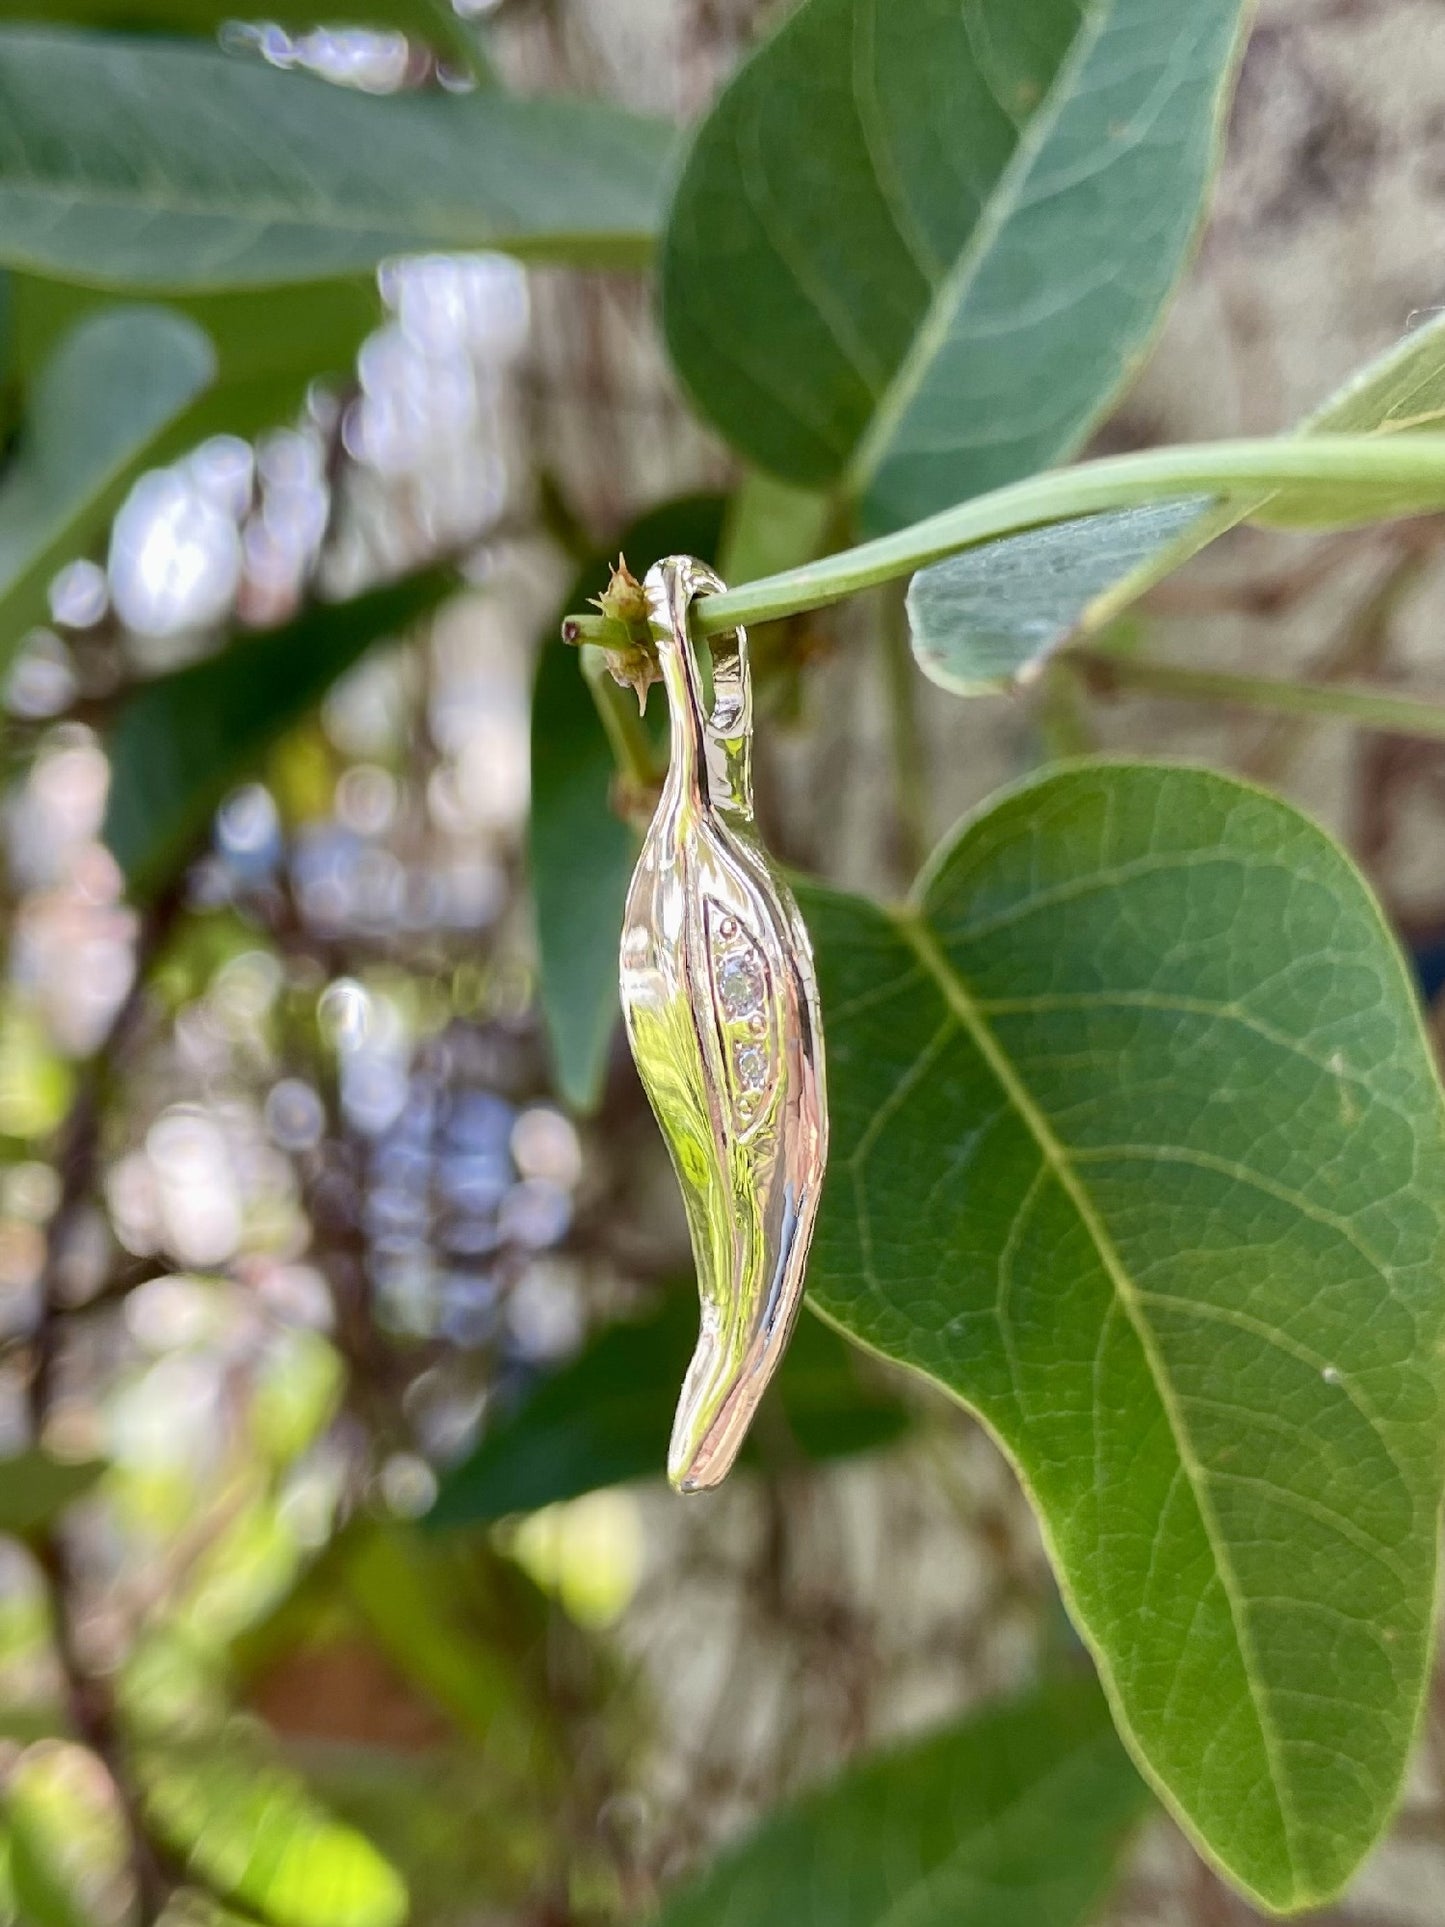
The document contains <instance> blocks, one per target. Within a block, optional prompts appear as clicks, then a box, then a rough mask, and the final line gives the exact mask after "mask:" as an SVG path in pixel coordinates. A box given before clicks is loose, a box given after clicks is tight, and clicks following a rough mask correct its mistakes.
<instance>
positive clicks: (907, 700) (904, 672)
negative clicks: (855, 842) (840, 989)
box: [879, 588, 929, 877]
mask: <svg viewBox="0 0 1445 1927" xmlns="http://www.w3.org/2000/svg"><path fill="white" fill-rule="evenodd" d="M879 628H880V640H881V642H882V645H883V674H884V677H885V679H886V687H887V693H888V725H889V736H890V738H891V741H892V747H893V790H894V799H895V802H896V804H897V810H898V843H899V856H900V858H901V861H902V867H903V872H904V874H905V875H906V876H910V877H911V876H913V875H914V874H915V873H916V872H917V871H918V870H919V869H921V867H922V865H923V859H924V858H925V857H926V856H927V854H928V847H929V842H928V785H927V780H926V770H925V755H924V747H923V732H922V730H921V729H920V728H919V725H918V707H917V701H916V692H917V688H918V682H917V679H916V677H915V676H914V673H913V651H912V649H911V648H910V647H909V642H908V611H907V610H906V609H905V607H904V605H903V596H902V593H901V591H900V590H898V589H897V588H894V589H892V590H891V591H890V592H889V593H888V594H887V595H886V596H885V597H884V602H883V608H882V611H881V616H880V623H879Z"/></svg>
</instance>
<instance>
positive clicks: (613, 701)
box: [582, 618, 662, 788]
mask: <svg viewBox="0 0 1445 1927" xmlns="http://www.w3.org/2000/svg"><path fill="white" fill-rule="evenodd" d="M600 619H601V618H599V620H600ZM615 626H616V627H618V628H621V626H622V625H621V624H620V623H618V624H616V625H615ZM582 674H583V675H584V676H585V677H586V679H587V687H588V688H589V689H590V690H591V691H592V700H593V702H594V703H596V705H597V714H598V716H599V718H600V719H601V723H602V727H603V730H604V731H605V732H606V735H607V740H608V742H609V743H610V744H611V746H612V754H613V756H614V758H615V759H616V762H617V767H618V769H620V770H621V771H622V774H623V775H624V776H626V777H628V778H630V780H631V781H632V782H634V783H637V784H640V785H641V786H642V787H643V788H650V787H651V785H653V784H654V783H656V782H657V781H658V779H659V778H660V776H661V774H662V772H661V770H660V769H659V768H658V764H657V757H656V754H655V753H654V751H653V747H652V742H651V739H650V738H649V736H648V734H647V730H646V729H645V727H644V726H643V721H642V716H641V713H640V711H639V710H638V707H637V703H636V699H635V698H634V697H633V695H632V692H631V690H628V689H624V688H623V687H622V685H621V684H620V683H617V682H614V681H613V679H612V672H611V671H610V670H609V669H608V667H607V658H606V656H605V655H604V654H603V652H602V651H601V650H600V649H584V650H583V651H582Z"/></svg>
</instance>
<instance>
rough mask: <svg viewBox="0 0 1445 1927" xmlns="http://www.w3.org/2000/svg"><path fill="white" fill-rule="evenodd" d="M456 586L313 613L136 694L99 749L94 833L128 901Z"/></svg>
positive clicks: (412, 581)
mask: <svg viewBox="0 0 1445 1927" xmlns="http://www.w3.org/2000/svg"><path fill="white" fill-rule="evenodd" d="M455 586H456V585H455V579H454V577H453V576H452V574H451V572H450V570H447V569H434V570H430V571H428V572H427V573H425V574H423V575H417V576H411V577H409V578H408V579H407V580H406V581H404V582H397V583H393V584H391V585H389V586H388V587H386V588H383V589H373V590H371V591H370V592H369V593H367V594H366V595H361V596H357V597H356V598H355V599H354V600H353V601H351V602H338V603H323V604H318V605H316V606H315V607H313V608H310V609H307V610H304V611H303V612H302V614H301V615H299V616H297V617H296V619H295V620H294V621H293V622H289V623H287V624H285V625H284V627H282V628H280V629H273V630H271V631H269V632H268V633H267V634H265V635H260V636H240V637H238V638H236V640H235V641H233V642H232V643H231V645H230V647H229V648H227V649H225V650H224V651H223V652H222V653H221V654H220V655H219V656H212V657H210V658H209V659H208V660H206V661H204V662H198V663H193V664H192V665H191V666H190V667H189V668H186V669H180V670H177V671H176V672H175V673H174V674H173V675H169V676H160V677H157V679H156V680H155V681H154V682H151V683H146V684H144V685H143V686H142V687H141V688H140V689H138V690H137V691H136V692H135V694H134V695H133V696H131V697H130V698H129V699H128V701H127V702H126V703H124V704H123V706H122V707H121V710H120V713H119V715H118V716H117V717H116V721H115V727H114V728H113V730H112V731H111V734H110V738H109V741H108V743H107V748H108V750H109V753H110V762H111V784H110V796H109V799H108V801H107V805H106V813H105V831H104V835H105V841H106V842H107V844H108V845H109V846H110V848H111V850H112V851H113V852H114V854H115V857H116V859H117V860H118V862H119V863H120V865H121V868H122V869H123V870H124V871H125V874H126V882H127V884H128V886H129V888H130V890H131V892H132V894H133V895H134V896H137V897H140V898H144V897H147V896H150V895H152V894H154V892H155V891H156V890H157V889H158V888H159V887H160V886H161V885H162V884H163V883H164V882H165V881H166V880H167V879H168V877H169V876H170V875H171V873H172V871H173V870H174V868H175V865H176V864H177V863H181V862H184V861H185V860H186V858H187V857H188V856H189V855H190V854H191V851H192V847H193V845H194V843H195V840H196V838H197V837H198V836H199V835H200V833H201V832H202V831H203V830H204V828H205V825H206V819H207V818H208V816H209V815H210V813H211V811H212V810H213V809H214V808H215V806H216V804H217V803H219V802H220V800H221V798H222V797H223V796H224V795H225V793H226V791H227V789H229V788H230V786H231V785H232V784H233V783H235V782H237V781H239V780H240V778H241V777H243V776H245V775H246V774H248V773H249V772H250V771H251V770H253V769H254V768H255V766H256V764H257V762H258V761H259V760H260V758H261V757H262V755H263V754H264V752H265V750H266V749H267V747H268V746H269V745H270V744H271V743H272V742H273V741H274V740H275V739H276V737H277V736H279V735H280V734H281V732H282V731H283V730H284V729H286V728H287V727H288V726H289V725H290V724H291V723H293V722H295V721H296V720H297V719H298V718H299V717H300V716H303V715H304V714H305V713H306V711H307V710H308V709H310V708H312V707H313V706H314V705H315V704H316V703H318V702H319V701H320V700H321V698H322V696H323V695H324V694H325V693H326V690H327V689H328V688H329V687H330V686H331V684H332V683H333V682H335V680H336V678H337V677H338V676H340V675H342V674H343V673H344V672H345V671H346V670H347V669H349V668H350V667H351V666H352V664H353V663H354V662H356V661H357V660H358V659H359V658H360V657H361V656H362V655H364V654H365V652H366V651H367V650H368V649H370V648H372V647H373V646H374V645H375V644H376V643H377V642H379V641H381V640H382V639H383V638H385V637H389V636H397V635H400V634H401V633H402V632H404V631H405V630H406V628H407V627H408V626H409V625H410V624H411V623H413V622H415V621H417V620H418V619H419V618H420V617H421V616H424V615H426V614H427V613H428V612H429V611H430V610H432V609H434V608H435V607H436V606H437V604H438V603H439V602H441V601H442V600H443V599H444V598H445V597H446V596H447V595H448V594H450V593H451V591H452V590H453V589H454V588H455Z"/></svg>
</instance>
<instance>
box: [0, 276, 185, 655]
mask: <svg viewBox="0 0 1445 1927" xmlns="http://www.w3.org/2000/svg"><path fill="white" fill-rule="evenodd" d="M214 367H215V358H214V355H213V353H212V350H211V346H210V343H209V342H208V341H207V339H206V337H205V335H204V334H203V333H202V332H201V330H200V329H199V328H198V327H196V325H195V323H194V322H191V321H188V320H186V319H184V318H183V317H182V316H180V315H171V314H167V313H166V312H165V310H164V309H159V308H112V309H109V310H108V311H106V312H104V313H101V314H98V315H95V316H93V317H92V318H90V319H89V320H86V321H83V322H81V323H80V325H79V326H77V327H76V328H75V329H73V330H72V331H71V333H70V334H68V335H67V336H66V337H65V339H64V340H63V341H62V342H61V344H60V346H59V347H58V348H57V349H56V350H55V352H54V354H53V355H52V356H51V357H50V359H49V360H48V361H47V362H46V363H45V365H44V367H43V368H42V369H41V371H40V373H39V375H38V377H37V378H36V381H35V385H34V387H33V389H32V390H31V393H30V396H29V402H28V405H27V408H26V412H25V417H24V420H23V421H22V423H21V426H20V440H19V444H18V446H17V449H16V452H15V455H14V457H13V458H12V460H11V462H10V465H9V467H8V468H7V469H6V470H5V472H4V476H3V479H0V669H3V667H4V665H5V664H6V663H8V661H9V660H10V657H11V656H12V655H13V654H14V651H15V648H16V646H17V644H18V643H19V642H20V641H21V639H22V638H23V636H24V635H25V632H26V630H27V629H28V628H29V627H30V625H31V624H32V623H34V622H35V621H36V620H38V618H39V617H40V616H41V615H42V614H43V613H44V610H45V592H46V589H47V587H48V586H49V583H50V580H51V577H52V576H53V575H54V574H55V571H56V570H57V569H58V568H59V567H60V566H61V564H62V563H64V562H67V561H69V560H70V559H71V558H72V557H73V556H74V555H75V554H76V553H77V552H78V551H79V550H81V549H83V548H84V547H85V546H86V544H87V543H89V542H90V541H92V540H93V539H94V538H95V536H96V535H97V534H98V533H99V532H100V531H101V530H102V529H103V528H104V526H105V523H106V521H107V519H108V517H109V516H110V515H111V514H112V513H113V512H114V510H115V509H116V508H117V506H118V505H119V503H120V501H121V499H122V497H123V496H124V494H125V491H126V489H127V488H128V487H129V486H130V483H131V481H132V479H133V478H134V476H135V475H136V473H137V471H138V470H139V469H140V468H141V467H142V466H143V465H144V463H145V462H146V460H147V459H148V457H150V456H151V455H153V454H154V452H155V449H156V446H157V444H158V443H159V441H160V440H161V438H162V437H163V435H164V434H165V432H166V430H167V429H169V428H170V427H171V426H172V425H173V424H174V423H175V422H176V421H177V420H179V419H180V417H181V416H182V415H183V414H184V412H185V411H186V409H187V408H188V406H189V405H190V404H191V403H193V402H194V401H195V399H196V397H197V396H198V395H199V394H201V393H202V391H203V390H204V389H205V388H206V386H207V384H208V383H209V381H210V380H211V377H212V375H213V372H214Z"/></svg>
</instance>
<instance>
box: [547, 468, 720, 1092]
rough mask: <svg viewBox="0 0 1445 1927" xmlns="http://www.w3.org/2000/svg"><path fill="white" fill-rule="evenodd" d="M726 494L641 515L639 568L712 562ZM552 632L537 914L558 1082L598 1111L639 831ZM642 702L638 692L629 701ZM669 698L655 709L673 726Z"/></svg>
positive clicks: (596, 587) (590, 570)
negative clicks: (664, 562) (678, 559)
mask: <svg viewBox="0 0 1445 1927" xmlns="http://www.w3.org/2000/svg"><path fill="white" fill-rule="evenodd" d="M722 520H723V501H722V498H721V497H720V496H714V495H697V496H688V497H685V498H684V499H683V500H681V501H677V502H668V503H664V504H663V505H662V506H661V507H659V508H655V509H650V510H648V512H647V513H646V514H645V515H643V516H641V517H639V518H638V520H637V521H635V522H634V523H633V524H632V525H631V527H630V528H628V529H627V530H626V531H625V532H624V533H623V535H622V536H621V538H620V540H619V542H618V543H616V544H614V545H613V547H612V549H611V551H610V555H611V556H612V557H615V556H616V554H617V552H618V549H619V548H620V549H621V551H622V553H623V554H624V555H630V556H631V557H632V559H633V561H634V563H635V564H636V565H637V567H638V570H639V572H640V571H641V570H642V569H643V568H645V567H647V566H649V565H650V564H651V563H652V562H654V561H656V559H657V558H658V557H659V556H661V555H674V554H682V555H696V556H700V557H702V558H703V559H704V560H705V561H710V560H711V559H712V557H713V556H714V555H715V554H716V552H717V544H718V539H719V532H720V530H721V528H722ZM608 560H609V558H608V557H603V556H598V557H597V558H596V559H595V560H594V561H592V562H590V563H589V564H588V565H587V567H586V568H585V569H583V570H582V571H581V573H580V574H579V576H578V577H577V580H576V581H575V582H574V583H573V585H572V587H571V589H570V590H569V591H568V597H567V602H566V603H565V605H564V607H565V608H568V609H570V608H573V607H580V606H581V604H582V603H583V602H584V601H586V600H587V599H588V598H590V597H591V596H593V595H596V594H599V593H600V592H601V591H602V590H603V589H605V588H606V587H607V578H608ZM556 634H557V625H556V623H552V624H549V626H548V628H547V629H546V630H545V631H544V636H545V640H544V642H543V645H542V647H541V649H540V650H539V652H538V660H537V679H536V683H535V685H534V687H533V691H532V812H531V817H530V819H529V823H528V831H527V857H528V866H529V869H530V872H531V881H532V899H533V903H534V905H535V908H536V914H537V950H538V964H539V976H540V987H541V996H542V1015H543V1018H544V1020H545V1022H546V1026H547V1036H548V1039H549V1041H550V1043H551V1047H552V1061H553V1064H554V1066H555V1069H556V1075H557V1087H558V1089H559V1091H560V1092H561V1094H562V1096H563V1097H564V1098H566V1100H567V1102H568V1103H569V1104H570V1105H571V1106H572V1107H573V1109H574V1110H577V1111H582V1112H588V1111H591V1110H593V1109H595V1107H596V1105H597V1103H598V1101H599V1099H600V1098H601V1095H602V1081H603V1078H604V1076H605V1075H606V1071H607V1054H608V1049H609V1046H610V1044H611V1040H612V1036H613V1033H614V1031H615V1030H616V1028H617V1023H618V1019H619V1016H620V1014H621V1007H620V1005H619V1004H618V1001H617V946H618V943H619V942H620V941H621V936H622V911H623V905H624V904H625V902H626V900H627V885H628V881H629V879H630V877H631V875H632V867H633V865H634V864H635V863H636V861H637V849H638V843H637V838H636V836H635V834H634V833H633V831H632V830H631V829H629V828H628V826H627V825H626V824H625V823H624V822H623V821H622V820H621V818H620V817H619V816H618V815H617V813H616V811H615V810H614V809H613V807H612V800H611V791H612V780H613V777H614V775H615V773H616V765H615V762H614V759H613V755H612V750H611V748H610V747H609V744H608V740H607V737H606V735H605V734H604V732H603V729H602V726H601V724H600V722H599V721H598V717H597V706H596V704H595V703H594V701H593V698H592V694H591V691H590V690H589V689H588V687H587V683H586V680H585V679H584V677H583V676H582V674H581V673H580V669H579V666H578V660H577V652H576V651H575V650H572V649H564V648H560V647H559V646H558V644H557V643H556V641H555V637H556ZM629 700H630V698H629ZM664 707H665V705H663V704H658V705H657V706H656V708H655V710H654V727H658V726H661V725H662V723H663V721H664V717H663V713H662V712H663V709H664Z"/></svg>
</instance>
